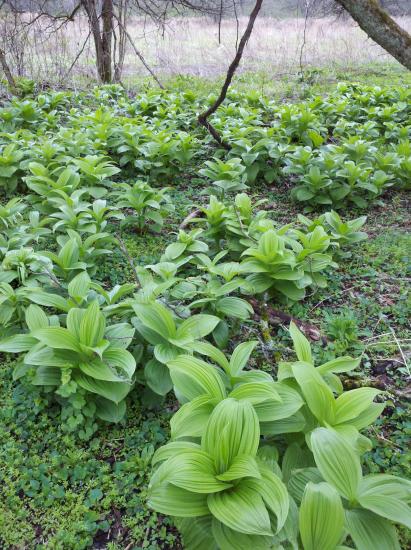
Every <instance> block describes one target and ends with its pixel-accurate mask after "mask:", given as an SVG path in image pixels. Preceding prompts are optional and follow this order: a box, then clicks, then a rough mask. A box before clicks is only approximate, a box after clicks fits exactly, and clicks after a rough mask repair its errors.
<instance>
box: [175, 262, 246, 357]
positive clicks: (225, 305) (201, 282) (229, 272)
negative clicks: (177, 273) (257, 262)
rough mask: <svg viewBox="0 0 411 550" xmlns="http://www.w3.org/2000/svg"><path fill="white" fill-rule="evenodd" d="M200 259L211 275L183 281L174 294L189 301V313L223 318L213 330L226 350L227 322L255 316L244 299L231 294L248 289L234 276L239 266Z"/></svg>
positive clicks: (241, 280)
mask: <svg viewBox="0 0 411 550" xmlns="http://www.w3.org/2000/svg"><path fill="white" fill-rule="evenodd" d="M220 254H222V253H220ZM201 258H202V259H203V262H204V263H206V262H207V263H208V269H209V270H210V273H209V274H207V275H204V276H203V277H192V278H190V280H189V281H182V282H181V283H179V284H178V285H177V286H176V287H175V288H174V289H173V290H172V292H171V295H172V296H173V297H176V298H177V297H180V298H181V299H183V300H185V301H187V300H189V301H190V303H189V304H188V308H189V309H190V310H194V311H196V310H200V311H201V312H202V313H208V314H211V315H216V316H217V317H219V318H220V319H221V321H220V323H218V325H217V326H216V328H215V329H214V330H213V337H214V340H215V341H216V343H217V345H218V346H219V347H220V348H222V349H224V348H225V347H226V346H227V343H228V339H229V332H230V330H229V326H228V322H227V321H228V320H229V319H231V320H233V321H238V320H241V321H245V320H246V319H248V318H249V317H250V316H251V315H252V314H253V313H254V310H253V308H252V306H251V304H250V303H249V302H247V301H246V300H244V299H243V298H240V297H238V296H232V295H231V294H232V293H234V292H236V291H238V290H239V289H240V288H241V287H243V286H244V287H245V286H247V284H246V281H245V280H244V279H242V278H240V277H236V276H235V275H238V273H239V272H240V265H239V264H237V263H235V262H226V263H222V264H218V263H214V262H213V261H212V260H210V258H209V257H208V256H206V255H205V254H201V255H199V259H201ZM221 279H223V280H221ZM193 298H194V299H193Z"/></svg>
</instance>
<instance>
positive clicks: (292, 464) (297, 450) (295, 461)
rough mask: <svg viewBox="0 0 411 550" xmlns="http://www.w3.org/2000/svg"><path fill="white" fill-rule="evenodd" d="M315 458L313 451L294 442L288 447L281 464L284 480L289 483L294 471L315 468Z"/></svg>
mask: <svg viewBox="0 0 411 550" xmlns="http://www.w3.org/2000/svg"><path fill="white" fill-rule="evenodd" d="M314 465H315V462H314V457H313V454H312V453H311V451H310V450H309V449H307V448H304V447H301V446H300V445H299V444H298V443H296V442H294V443H291V444H290V445H288V447H287V449H286V451H285V453H284V456H283V461H282V464H281V469H282V472H283V478H284V480H285V481H288V480H289V479H290V477H291V474H292V472H293V471H294V470H300V469H302V468H309V467H310V466H314Z"/></svg>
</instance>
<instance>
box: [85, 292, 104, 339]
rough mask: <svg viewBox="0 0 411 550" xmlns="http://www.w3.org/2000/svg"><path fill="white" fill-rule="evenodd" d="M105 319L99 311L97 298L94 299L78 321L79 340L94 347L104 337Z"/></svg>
mask: <svg viewBox="0 0 411 550" xmlns="http://www.w3.org/2000/svg"><path fill="white" fill-rule="evenodd" d="M105 328H106V321H105V319H104V315H103V314H102V313H101V311H100V307H99V305H98V302H97V300H94V302H92V303H91V304H90V305H89V306H88V308H87V309H86V311H85V313H84V315H83V318H82V320H81V323H80V329H79V336H80V342H81V343H82V344H85V345H86V346H90V347H94V346H95V345H96V344H97V343H98V342H100V340H102V339H103V337H104V331H105Z"/></svg>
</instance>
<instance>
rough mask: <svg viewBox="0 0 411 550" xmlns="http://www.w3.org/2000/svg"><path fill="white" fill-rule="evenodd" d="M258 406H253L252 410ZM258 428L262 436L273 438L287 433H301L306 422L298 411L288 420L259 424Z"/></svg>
mask: <svg viewBox="0 0 411 550" xmlns="http://www.w3.org/2000/svg"><path fill="white" fill-rule="evenodd" d="M259 406H260V405H255V407H254V408H257V407H259ZM260 428H261V434H262V435H268V436H270V435H271V436H274V435H282V434H288V433H297V432H302V431H303V430H304V429H305V428H306V420H305V417H304V415H303V414H302V413H300V412H299V411H298V412H296V413H295V414H293V415H292V416H289V417H288V418H282V419H281V420H274V421H271V422H261V421H260Z"/></svg>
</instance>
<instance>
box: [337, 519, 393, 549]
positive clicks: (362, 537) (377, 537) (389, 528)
mask: <svg viewBox="0 0 411 550" xmlns="http://www.w3.org/2000/svg"><path fill="white" fill-rule="evenodd" d="M345 519H346V529H347V531H348V533H349V534H350V536H351V538H352V540H353V541H354V544H355V546H356V548H357V550H388V548H389V549H390V550H401V548H400V545H399V542H398V537H397V533H396V531H395V527H394V526H393V525H392V523H391V522H389V521H387V520H385V519H383V518H381V517H380V516H377V515H376V514H373V513H372V512H369V511H368V510H358V509H357V510H347V511H346V512H345Z"/></svg>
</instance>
